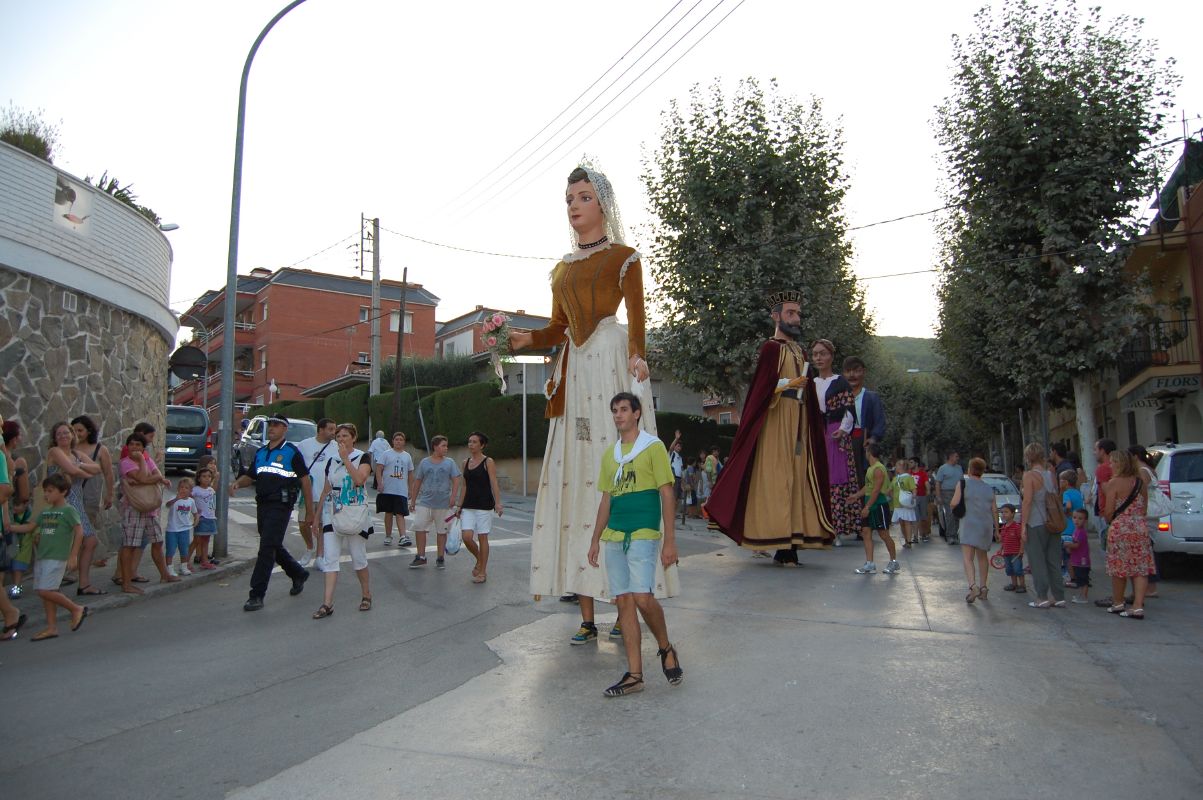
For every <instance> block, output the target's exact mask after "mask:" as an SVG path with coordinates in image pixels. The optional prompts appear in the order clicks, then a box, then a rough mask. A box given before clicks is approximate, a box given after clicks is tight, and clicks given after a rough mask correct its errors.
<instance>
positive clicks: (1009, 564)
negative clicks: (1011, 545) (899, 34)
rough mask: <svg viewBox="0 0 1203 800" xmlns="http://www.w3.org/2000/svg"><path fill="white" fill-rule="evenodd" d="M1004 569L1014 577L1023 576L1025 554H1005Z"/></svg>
mask: <svg viewBox="0 0 1203 800" xmlns="http://www.w3.org/2000/svg"><path fill="white" fill-rule="evenodd" d="M1003 563H1004V565H1005V566H1004V567H1003V568H1004V569H1005V570H1006V573H1007V575H1009V576H1011V577H1012V578H1022V577H1023V556H1022V555H1019V554H1016V555H1013V556H1003Z"/></svg>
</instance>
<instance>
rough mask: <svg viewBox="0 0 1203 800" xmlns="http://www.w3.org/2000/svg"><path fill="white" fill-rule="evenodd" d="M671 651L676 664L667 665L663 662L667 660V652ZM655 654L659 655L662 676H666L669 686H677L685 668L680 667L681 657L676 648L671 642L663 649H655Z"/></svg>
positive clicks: (683, 675)
mask: <svg viewBox="0 0 1203 800" xmlns="http://www.w3.org/2000/svg"><path fill="white" fill-rule="evenodd" d="M669 653H672V654H673V658H674V659H675V660H676V662H677V666H675V667H668V666H665V664H666V663H667V662H668V654H669ZM656 655H658V656H660V669H662V670H664V677H666V678H668V682H669V684H670V685H671V686H677V685H679V684H680V683H681V681H682V680H683V679H684V678H685V670H683V669H681V657H680V656H678V655H677V648H675V647H673V646H672V645H671V644H670V645H669V646H668V647H666V648H664V649H663V650H657V651H656Z"/></svg>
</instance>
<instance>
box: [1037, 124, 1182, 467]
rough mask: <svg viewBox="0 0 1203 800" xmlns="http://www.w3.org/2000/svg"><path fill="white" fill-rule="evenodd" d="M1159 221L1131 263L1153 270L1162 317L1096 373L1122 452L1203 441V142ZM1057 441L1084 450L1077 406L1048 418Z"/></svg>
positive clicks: (1162, 200)
mask: <svg viewBox="0 0 1203 800" xmlns="http://www.w3.org/2000/svg"><path fill="white" fill-rule="evenodd" d="M1157 212H1158V213H1157V216H1156V218H1155V219H1154V221H1153V223H1152V224H1151V225H1150V227H1149V230H1148V232H1147V233H1146V234H1145V235H1144V236H1142V237H1141V240H1140V243H1139V245H1138V246H1137V247H1136V249H1135V250H1134V251H1133V253H1132V255H1131V256H1130V257H1129V259H1128V262H1127V269H1128V270H1129V271H1130V272H1131V273H1132V274H1133V275H1139V274H1140V273H1142V272H1145V271H1147V272H1148V277H1149V282H1150V291H1151V294H1152V297H1151V298H1150V299H1151V300H1153V301H1154V302H1155V304H1156V305H1157V306H1158V307H1159V309H1160V310H1159V313H1158V317H1159V318H1158V319H1157V320H1155V321H1154V322H1151V323H1150V324H1149V325H1147V326H1146V327H1145V328H1144V329H1143V330H1142V331H1140V332H1139V333H1138V334H1137V335H1136V336H1134V337H1133V338H1132V339H1131V340H1130V341H1129V342H1128V343H1127V344H1126V345H1125V346H1124V348H1123V350H1121V351H1120V353H1119V363H1118V364H1117V366H1116V368H1114V369H1111V370H1107V371H1106V372H1104V373H1101V374H1099V375H1096V376H1095V380H1094V387H1095V388H1094V397H1095V416H1096V420H1097V421H1098V425H1099V431H1098V436H1099V437H1108V438H1111V439H1114V440H1115V441H1116V443H1117V444H1119V445H1120V446H1121V447H1127V446H1129V445H1133V444H1143V445H1148V444H1151V443H1153V442H1165V441H1174V442H1203V392H1201V391H1200V385H1201V383H1203V380H1201V379H1203V373H1201V371H1200V361H1199V344H1200V342H1201V341H1203V330H1201V327H1200V326H1201V323H1203V317H1201V316H1200V313H1199V306H1198V303H1199V301H1200V299H1201V298H1203V143H1200V142H1194V141H1190V142H1187V144H1186V147H1185V150H1184V152H1183V156H1182V159H1181V160H1180V161H1179V164H1178V167H1177V168H1176V169H1175V171H1174V173H1173V175H1172V176H1171V178H1170V180H1169V182H1168V183H1167V185H1166V186H1165V188H1163V189H1162V191H1161V193H1160V195H1159V197H1158V200H1157ZM1049 435H1050V437H1051V439H1052V440H1053V441H1061V442H1066V443H1067V444H1069V446H1070V448H1071V449H1073V450H1076V451H1078V452H1081V451H1082V449H1083V446H1085V447H1090V446H1091V445H1092V444H1093V443H1092V442H1086V443H1085V445H1083V443H1082V442H1079V441H1078V437H1077V430H1076V428H1075V420H1074V416H1073V409H1057V410H1054V411H1053V412H1051V413H1050V416H1049Z"/></svg>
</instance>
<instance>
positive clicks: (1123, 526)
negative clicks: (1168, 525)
mask: <svg viewBox="0 0 1203 800" xmlns="http://www.w3.org/2000/svg"><path fill="white" fill-rule="evenodd" d="M1137 463H1138V462H1137V460H1136V459H1135V458H1133V456H1132V454H1131V453H1129V452H1128V451H1127V450H1116V451H1114V452H1113V453H1112V454H1111V480H1109V481H1107V489H1106V493H1105V494H1104V495H1103V516H1104V517H1105V518H1106V519H1107V520H1108V522H1109V527H1108V528H1107V574H1108V575H1110V576H1111V596H1112V597H1113V598H1115V599H1114V601H1113V604H1112V605H1111V606H1109V607H1108V608H1107V613H1109V614H1119V615H1120V616H1121V617H1125V618H1127V619H1144V618H1145V592H1146V590H1147V589H1148V585H1149V575H1151V574H1152V573H1153V572H1154V571H1155V570H1156V568H1157V567H1156V562H1155V561H1154V560H1153V542H1152V540H1151V539H1150V538H1149V523H1148V521H1147V520H1146V519H1145V514H1146V509H1147V508H1148V502H1149V501H1148V495H1147V494H1146V492H1147V490H1148V489H1147V487H1148V484H1147V483H1146V482H1145V481H1143V480H1141V479H1140V477H1139V476H1138V475H1137V472H1136V465H1137ZM1129 580H1131V581H1132V607H1131V608H1126V607H1125V605H1124V590H1125V588H1126V587H1127V584H1128V581H1129Z"/></svg>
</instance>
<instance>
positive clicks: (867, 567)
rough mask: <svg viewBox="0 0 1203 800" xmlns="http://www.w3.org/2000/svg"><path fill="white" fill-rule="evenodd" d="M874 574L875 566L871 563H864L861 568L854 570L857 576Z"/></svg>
mask: <svg viewBox="0 0 1203 800" xmlns="http://www.w3.org/2000/svg"><path fill="white" fill-rule="evenodd" d="M874 572H877V565H876V564H874V563H873V562H872V561H866V562H865V563H864V564H863V565H862V566H860V567H857V570H856V574H857V575H872V574H873V573H874Z"/></svg>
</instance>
